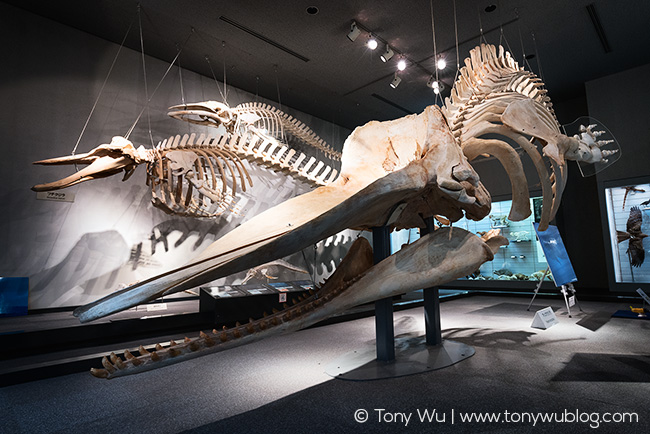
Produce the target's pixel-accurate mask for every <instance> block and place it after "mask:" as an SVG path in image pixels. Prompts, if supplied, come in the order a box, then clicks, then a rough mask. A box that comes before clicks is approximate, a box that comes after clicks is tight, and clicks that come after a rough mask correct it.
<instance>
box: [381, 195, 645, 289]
mask: <svg viewBox="0 0 650 434" xmlns="http://www.w3.org/2000/svg"><path fill="white" fill-rule="evenodd" d="M649 191H650V190H649ZM541 204H542V198H541V197H535V198H532V199H530V205H531V209H532V210H533V213H532V214H531V216H530V217H528V218H526V219H525V220H523V221H519V222H514V221H510V220H508V218H507V217H508V213H509V212H510V207H511V205H512V201H510V200H505V201H500V202H493V203H492V211H491V212H490V214H489V215H488V216H487V217H486V218H484V219H483V220H481V221H473V220H468V219H466V218H462V219H460V220H459V221H457V222H455V223H453V226H454V227H460V228H463V229H466V230H468V231H470V232H472V233H475V234H481V233H483V232H487V231H489V230H491V229H495V228H498V229H501V235H503V236H504V237H506V238H507V239H508V241H509V242H510V243H509V245H507V246H502V247H501V248H499V251H498V252H497V254H496V255H494V260H492V261H489V262H486V263H485V264H483V265H482V266H481V268H480V269H478V270H477V271H476V272H475V273H473V274H472V275H470V276H466V277H465V278H463V279H462V280H500V281H526V280H534V281H538V280H540V279H541V278H542V276H543V275H544V271H546V267H547V266H548V264H547V263H546V258H545V257H544V252H543V251H542V248H541V245H540V244H539V241H537V237H536V235H535V229H534V228H533V223H534V222H535V221H539V216H540V213H541ZM418 238H419V233H418V230H417V229H411V230H402V231H396V232H393V233H392V234H391V246H392V252H391V253H393V252H395V251H397V250H399V249H400V248H401V246H402V245H403V244H405V243H411V242H413V241H415V240H416V239H418ZM546 280H548V281H552V278H551V276H550V274H548V275H547V276H546Z"/></svg>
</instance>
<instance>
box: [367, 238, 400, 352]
mask: <svg viewBox="0 0 650 434" xmlns="http://www.w3.org/2000/svg"><path fill="white" fill-rule="evenodd" d="M372 244H373V260H374V263H375V264H378V263H379V262H381V261H383V260H384V259H386V258H387V257H389V256H390V231H389V230H388V227H386V226H382V227H378V228H372ZM375 332H376V336H377V360H381V361H384V362H388V361H391V360H395V330H394V328H393V298H392V297H388V298H384V299H381V300H378V301H376V302H375Z"/></svg>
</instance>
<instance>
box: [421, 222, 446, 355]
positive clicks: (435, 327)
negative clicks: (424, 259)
mask: <svg viewBox="0 0 650 434" xmlns="http://www.w3.org/2000/svg"><path fill="white" fill-rule="evenodd" d="M424 222H425V223H426V225H427V226H426V228H424V229H422V230H421V231H420V232H421V234H422V236H425V235H427V234H428V233H430V232H433V230H434V226H433V217H429V218H426V219H424ZM423 293H424V294H423V295H424V330H425V333H426V343H427V345H440V344H442V328H441V327H440V291H438V288H437V287H433V288H424V290H423Z"/></svg>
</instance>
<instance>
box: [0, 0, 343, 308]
mask: <svg viewBox="0 0 650 434" xmlns="http://www.w3.org/2000/svg"><path fill="white" fill-rule="evenodd" d="M0 16H1V17H2V23H3V25H2V26H0V38H1V39H2V41H3V42H4V46H5V56H4V60H3V61H2V66H1V67H0V95H1V104H0V119H2V122H1V123H0V140H1V141H2V158H0V185H2V190H1V191H0V245H1V246H2V249H0V276H7V277H9V276H29V277H30V309H35V308H48V307H57V306H70V305H79V304H83V303H86V302H89V301H94V300H95V299H97V298H99V297H101V296H103V295H106V294H108V293H110V292H112V291H114V290H115V289H117V288H119V287H120V286H122V285H127V284H130V283H132V282H135V281H138V280H142V279H145V278H148V277H150V276H153V275H156V274H158V273H160V272H163V271H166V270H168V269H170V268H171V267H175V266H178V265H181V264H183V263H185V262H186V261H187V260H189V259H190V258H191V257H193V256H194V255H196V254H198V253H199V252H200V251H201V250H202V249H204V248H205V247H207V246H208V245H209V244H210V243H211V242H212V241H213V240H215V239H216V238H217V237H218V236H220V235H221V234H223V233H225V232H227V231H228V230H230V229H232V228H233V227H235V226H236V225H238V224H240V223H242V222H243V221H245V220H246V219H248V218H250V217H252V216H253V215H255V214H258V213H259V212H261V211H263V210H264V209H267V208H269V207H270V206H272V205H274V204H276V203H279V202H281V201H284V200H286V199H288V198H289V197H292V196H294V195H296V194H299V193H302V192H305V191H307V190H308V189H309V187H307V186H306V185H303V184H301V183H299V182H296V181H294V180H292V179H290V178H287V177H285V176H282V175H279V174H276V173H273V172H270V171H268V170H266V169H263V168H260V167H257V166H252V165H249V166H248V167H249V169H250V171H251V175H252V176H253V177H254V179H253V181H254V187H253V189H252V190H251V191H250V192H249V193H248V194H246V195H245V196H244V197H243V199H242V202H240V205H241V206H242V208H243V209H242V212H241V214H240V215H232V214H230V215H226V216H224V217H222V218H218V219H209V220H197V219H188V218H179V217H172V216H168V215H166V214H164V213H163V212H162V211H159V210H157V209H155V208H153V207H152V206H151V204H150V199H151V197H150V193H149V191H148V189H147V187H146V186H145V182H144V179H145V177H144V168H139V169H138V170H137V171H136V173H135V174H134V175H133V176H132V178H131V179H129V180H128V181H126V182H122V181H121V175H117V176H114V177H112V178H108V179H103V180H96V181H91V182H86V183H82V184H79V185H77V186H74V187H71V188H69V189H67V190H66V191H67V192H69V193H73V194H74V195H75V201H74V202H52V201H43V200H36V193H34V192H32V191H30V187H31V186H32V185H34V184H38V183H42V182H48V181H52V180H55V179H58V178H61V177H63V176H67V175H69V174H71V173H72V171H73V170H74V169H73V168H72V167H67V166H59V167H46V166H32V165H31V162H32V161H35V160H39V159H44V158H50V157H56V156H63V155H69V154H70V153H71V151H72V149H73V147H74V145H75V143H76V141H77V138H78V137H79V134H80V132H81V131H82V128H83V126H84V123H85V121H86V119H87V117H88V114H89V113H90V110H91V108H92V106H93V104H94V103H95V100H96V98H97V95H98V94H99V92H100V88H101V85H102V83H103V81H104V79H105V77H106V74H107V72H108V70H109V68H110V65H111V62H112V61H113V59H114V58H115V55H116V52H117V50H118V46H117V45H115V44H112V43H109V42H107V41H104V40H101V39H98V38H96V37H94V36H91V35H89V34H87V33H83V32H80V31H78V30H75V29H72V28H70V27H66V26H62V25H60V24H58V23H55V22H52V21H50V20H47V19H44V18H41V17H39V16H36V15H33V14H30V13H27V12H25V11H22V10H20V9H16V8H14V7H12V6H8V5H6V4H5V3H0ZM126 25H128V23H126ZM126 25H125V31H126ZM136 30H137V29H136ZM145 41H146V34H145ZM145 46H146V45H145ZM167 67H168V64H167V63H165V62H162V61H160V60H157V59H154V58H150V57H147V58H146V70H147V76H148V80H147V82H148V87H149V92H152V91H153V89H154V88H155V87H156V86H157V84H158V82H159V81H160V78H161V77H162V76H163V74H164V72H165V70H166V69H167ZM182 78H183V88H184V96H185V100H186V101H188V102H193V101H205V100H209V99H214V100H221V97H220V95H219V91H218V89H217V87H216V85H215V82H214V80H213V79H212V78H207V77H202V76H199V75H197V74H195V73H192V72H190V71H186V70H184V71H183V72H182ZM143 84H144V80H143V73H142V61H141V55H140V53H138V52H134V51H131V50H128V49H123V50H122V53H121V54H120V56H119V58H118V60H117V63H116V65H115V68H114V71H113V73H112V74H111V77H110V78H109V80H108V82H107V85H106V88H105V89H104V91H103V94H102V97H101V99H100V100H99V103H98V105H97V109H96V110H95V113H94V114H93V117H92V118H91V121H90V123H89V124H88V128H87V130H86V131H85V133H84V135H83V138H82V140H81V143H80V145H79V148H78V151H77V153H81V152H87V151H89V150H91V149H92V148H94V147H96V146H98V145H99V144H101V143H109V142H110V140H111V137H112V136H114V135H124V134H125V133H126V132H127V131H128V129H129V128H130V127H131V125H132V123H133V122H134V121H135V119H136V118H137V117H138V114H139V113H140V112H141V110H142V108H143V107H145V105H146V97H145V93H144V86H143ZM254 100H255V96H254V95H250V94H248V93H245V92H242V91H240V90H238V89H232V88H230V89H229V98H228V103H229V104H230V105H231V106H234V105H237V104H239V103H241V102H247V101H254ZM180 102H181V91H180V80H179V71H178V68H177V67H174V68H173V69H172V71H171V72H170V74H169V75H168V77H167V78H166V80H165V81H164V82H163V84H162V85H161V86H160V89H159V90H158V91H157V93H156V94H155V96H154V98H153V100H152V102H151V104H150V111H149V113H147V112H145V113H144V114H143V116H142V119H141V120H140V122H139V123H138V125H137V127H136V129H135V130H134V131H133V133H132V134H131V136H130V140H132V141H133V142H134V144H136V146H138V145H140V144H142V145H145V147H150V146H151V143H150V140H149V135H148V129H149V127H148V118H149V117H150V120H151V130H152V134H153V138H154V140H155V141H156V142H157V141H159V140H162V139H165V138H167V137H169V136H171V135H175V134H184V133H188V132H197V133H200V132H206V133H209V132H210V130H208V129H207V128H206V127H198V126H195V125H190V124H188V123H184V122H181V121H178V120H174V119H171V118H169V117H168V116H167V115H166V112H167V107H169V106H171V105H173V104H178V103H180ZM282 109H283V110H284V111H286V112H288V113H290V114H292V115H293V116H295V117H296V118H298V119H300V120H302V121H303V122H305V123H306V124H307V125H309V126H310V127H312V128H313V129H314V130H315V131H316V133H318V134H319V135H320V136H321V137H322V138H323V139H324V140H326V141H327V142H328V143H330V144H332V145H333V146H335V147H337V148H338V149H339V150H340V149H341V146H342V143H343V141H344V139H345V138H346V137H347V135H348V134H349V133H350V131H348V130H345V129H343V128H340V127H338V126H336V125H333V124H330V123H327V122H324V121H322V120H320V119H316V118H313V117H311V116H308V115H305V114H303V113H298V112H295V111H293V110H291V109H287V108H286V107H283V108H282ZM148 115H149V116H148ZM349 239H350V237H342V236H339V237H338V238H333V239H332V240H329V241H326V242H324V243H323V245H322V246H321V247H320V248H319V250H318V253H319V255H320V254H322V255H323V256H327V255H328V254H329V253H331V250H332V249H334V250H335V251H336V252H337V253H338V254H340V252H339V250H340V249H341V247H342V245H343V244H345V243H347V242H348V241H349ZM325 246H327V247H325ZM313 256H314V249H311V250H310V251H309V256H308V257H309V258H313ZM302 258H303V257H302V255H300V254H298V255H295V258H293V259H292V260H294V261H295V262H297V265H300V266H305V264H304V260H303V259H302ZM317 260H319V259H318V258H317ZM332 268H333V265H332V264H331V263H330V260H329V259H328V260H327V262H326V263H325V264H322V263H319V265H318V272H319V274H321V275H322V274H328V271H330V270H331V269H332ZM240 277H243V275H242V276H239V277H237V276H234V277H232V278H230V282H232V281H236V280H237V279H238V278H240ZM304 277H305V276H304V275H300V274H299V275H297V276H296V278H299V279H302V278H304ZM224 282H225V280H224ZM230 282H229V283H230Z"/></svg>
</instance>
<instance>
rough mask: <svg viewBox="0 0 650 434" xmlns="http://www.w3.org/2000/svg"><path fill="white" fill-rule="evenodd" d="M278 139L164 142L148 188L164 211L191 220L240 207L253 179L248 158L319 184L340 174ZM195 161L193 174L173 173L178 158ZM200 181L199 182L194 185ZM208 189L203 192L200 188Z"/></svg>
mask: <svg viewBox="0 0 650 434" xmlns="http://www.w3.org/2000/svg"><path fill="white" fill-rule="evenodd" d="M279 145H280V144H279V143H278V142H277V141H276V140H275V139H273V138H271V137H268V138H266V139H265V138H263V137H262V136H256V135H251V136H249V137H242V136H239V135H236V134H228V135H218V136H206V135H205V134H201V135H200V136H199V137H198V139H197V138H196V134H191V135H187V134H185V135H183V136H180V135H177V136H172V137H170V138H169V139H166V140H163V141H162V142H160V143H159V144H158V146H156V148H155V149H153V150H150V151H149V152H150V158H148V160H149V163H148V165H147V185H149V186H150V187H151V194H152V201H153V203H154V206H156V207H157V208H160V209H162V210H163V211H165V212H167V213H170V214H176V215H182V216H189V217H216V216H218V215H221V214H222V213H223V212H224V211H227V210H229V211H233V212H236V209H235V208H234V206H235V203H236V195H237V193H238V189H239V188H241V190H242V191H246V184H248V186H252V185H253V183H252V180H251V177H250V175H249V174H248V171H247V170H246V167H245V166H244V165H243V163H242V161H241V160H242V159H246V160H248V161H250V162H254V163H257V164H259V165H262V166H265V167H267V168H269V169H272V170H277V171H281V172H284V173H287V174H290V175H292V176H293V177H294V178H297V179H299V180H301V181H303V182H307V183H310V184H313V185H327V184H329V183H330V182H332V181H333V180H334V179H335V178H336V175H337V170H336V169H333V168H332V167H331V166H326V165H325V164H324V163H323V162H322V161H317V160H316V158H314V157H310V158H307V156H306V155H305V154H303V153H300V154H298V153H297V152H296V151H295V150H292V149H288V146H286V145H283V146H279ZM171 152H183V153H185V154H186V155H185V157H181V158H190V159H194V157H196V159H194V161H193V163H192V167H191V170H190V171H185V172H183V173H181V174H175V173H173V170H172V168H171V167H170V165H171V164H172V163H173V161H174V160H175V159H174V158H173V157H175V156H176V155H178V154H171ZM192 181H194V182H192ZM199 184H202V187H201V188H199V187H197V185H199Z"/></svg>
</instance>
